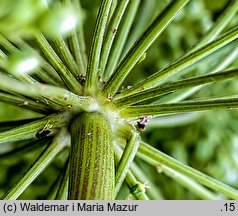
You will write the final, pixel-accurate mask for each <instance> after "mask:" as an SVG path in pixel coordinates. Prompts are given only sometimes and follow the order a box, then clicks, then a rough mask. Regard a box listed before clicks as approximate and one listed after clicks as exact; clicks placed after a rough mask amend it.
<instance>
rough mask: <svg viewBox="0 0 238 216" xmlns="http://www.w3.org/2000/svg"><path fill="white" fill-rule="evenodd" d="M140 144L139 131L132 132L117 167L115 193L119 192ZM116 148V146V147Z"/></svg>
mask: <svg viewBox="0 0 238 216" xmlns="http://www.w3.org/2000/svg"><path fill="white" fill-rule="evenodd" d="M139 144H140V137H139V134H138V133H132V134H131V136H130V138H129V140H127V144H126V146H125V148H124V151H123V154H122V156H121V158H120V161H119V163H118V165H117V169H116V178H115V185H116V186H115V194H116V196H117V193H118V192H119V190H120V188H121V186H122V183H123V181H124V179H125V177H126V174H127V172H128V170H129V168H130V166H131V163H132V161H133V160H134V157H135V155H136V153H137V150H138V147H139ZM115 148H116V147H115Z"/></svg>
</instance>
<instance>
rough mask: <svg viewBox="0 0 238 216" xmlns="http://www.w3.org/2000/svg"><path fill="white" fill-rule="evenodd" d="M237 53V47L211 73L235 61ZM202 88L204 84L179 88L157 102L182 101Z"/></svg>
mask: <svg viewBox="0 0 238 216" xmlns="http://www.w3.org/2000/svg"><path fill="white" fill-rule="evenodd" d="M237 54H238V48H235V49H234V50H233V51H231V52H230V53H229V54H228V55H227V56H226V57H225V58H224V59H223V61H222V62H220V63H219V64H218V65H216V66H215V67H214V68H213V69H211V70H210V71H209V73H214V72H215V71H217V70H224V69H225V68H226V67H227V66H229V65H230V64H231V63H232V62H233V61H234V59H235V58H237ZM201 88H202V86H196V87H193V88H189V89H183V90H179V91H176V92H174V93H172V94H169V95H166V96H164V97H162V98H160V99H159V100H158V101H157V102H156V103H175V102H179V101H182V100H184V99H186V98H188V97H189V96H191V95H192V94H194V93H195V92H197V91H198V90H200V89H201Z"/></svg>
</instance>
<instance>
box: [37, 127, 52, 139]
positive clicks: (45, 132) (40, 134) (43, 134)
mask: <svg viewBox="0 0 238 216" xmlns="http://www.w3.org/2000/svg"><path fill="white" fill-rule="evenodd" d="M50 133H51V130H44V129H43V130H41V131H38V132H37V133H36V138H38V139H40V138H44V137H47V136H48V135H49V134H50Z"/></svg>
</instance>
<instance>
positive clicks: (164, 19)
mask: <svg viewBox="0 0 238 216" xmlns="http://www.w3.org/2000/svg"><path fill="white" fill-rule="evenodd" d="M188 2H189V0H175V1H172V2H171V3H170V4H169V5H168V6H167V7H166V8H165V9H164V10H163V11H162V12H161V13H160V14H159V15H158V16H157V17H156V18H155V19H154V21H153V22H152V23H151V24H150V25H149V27H148V28H147V29H146V31H145V32H144V34H143V35H142V36H141V37H140V38H139V40H138V41H137V42H135V43H134V45H133V47H132V48H131V49H130V50H129V51H128V53H127V55H126V56H125V57H124V58H123V60H122V61H121V62H120V64H119V65H118V66H117V68H116V70H115V72H114V73H113V74H112V76H111V77H110V79H109V80H108V82H107V83H106V84H105V85H104V87H103V89H102V94H103V95H105V96H113V95H114V94H115V93H116V91H117V90H118V88H119V87H120V85H121V83H122V82H123V81H124V79H125V78H126V77H127V75H128V74H129V72H130V71H131V70H132V68H133V67H134V66H135V64H136V63H137V62H138V60H139V58H140V57H141V55H143V53H145V51H146V50H147V49H148V48H149V47H150V46H151V44H152V43H153V42H154V41H155V40H156V38H157V37H158V36H159V35H160V34H161V33H162V32H163V30H164V29H165V28H166V27H167V25H168V24H169V23H170V22H171V21H172V20H173V18H174V17H175V16H176V15H177V14H178V12H179V11H180V10H181V9H182V8H183V7H184V6H185V5H186V3H188Z"/></svg>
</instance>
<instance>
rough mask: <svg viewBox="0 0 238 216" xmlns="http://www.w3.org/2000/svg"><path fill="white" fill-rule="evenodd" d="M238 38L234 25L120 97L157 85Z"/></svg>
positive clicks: (237, 31)
mask: <svg viewBox="0 0 238 216" xmlns="http://www.w3.org/2000/svg"><path fill="white" fill-rule="evenodd" d="M237 38H238V27H234V28H232V29H231V30H229V31H227V32H226V33H225V34H223V35H221V36H220V37H219V38H218V39H216V40H215V41H212V42H210V43H208V44H206V45H205V46H203V47H201V48H200V49H197V50H195V51H194V52H192V53H190V54H189V55H185V56H184V57H182V58H179V59H178V60H177V61H175V62H174V63H172V64H171V65H169V66H168V67H166V68H164V69H162V70H160V71H158V72H156V73H154V74H153V75H151V76H149V77H148V78H147V79H146V80H144V81H142V82H141V83H139V84H137V85H135V86H133V87H131V88H130V89H128V90H126V91H124V92H122V93H121V94H120V97H122V96H126V95H131V94H133V93H136V92H138V91H141V90H142V89H148V88H151V87H154V86H158V85H160V84H161V83H163V82H165V81H166V80H167V79H168V78H170V77H171V76H173V75H175V74H177V73H179V72H181V71H182V70H185V69H186V68H188V67H189V66H191V65H193V64H195V63H196V62H198V61H200V60H201V59H204V58H205V57H207V56H208V55H210V54H211V53H213V52H215V51H217V50H219V49H220V48H222V47H224V46H225V45H227V44H229V43H231V42H232V41H234V40H236V39H237Z"/></svg>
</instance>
